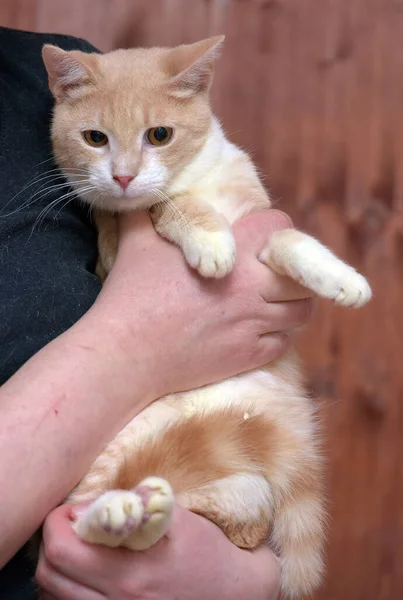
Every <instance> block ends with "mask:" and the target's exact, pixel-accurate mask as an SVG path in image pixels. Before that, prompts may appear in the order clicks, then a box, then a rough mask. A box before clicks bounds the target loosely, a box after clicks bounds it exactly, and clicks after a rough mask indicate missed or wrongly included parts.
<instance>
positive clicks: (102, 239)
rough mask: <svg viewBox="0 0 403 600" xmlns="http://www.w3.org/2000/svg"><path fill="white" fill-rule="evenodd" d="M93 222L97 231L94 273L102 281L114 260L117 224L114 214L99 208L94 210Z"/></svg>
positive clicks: (116, 248) (116, 244)
mask: <svg viewBox="0 0 403 600" xmlns="http://www.w3.org/2000/svg"><path fill="white" fill-rule="evenodd" d="M94 222H95V226H96V228H97V231H98V261H97V265H96V268H95V273H96V274H97V275H98V277H99V278H100V279H101V280H102V281H103V280H104V279H106V276H107V275H108V273H109V272H110V270H111V269H112V267H113V263H114V262H115V258H116V253H117V250H118V224H117V220H116V216H115V215H114V214H112V213H108V212H105V211H100V210H94Z"/></svg>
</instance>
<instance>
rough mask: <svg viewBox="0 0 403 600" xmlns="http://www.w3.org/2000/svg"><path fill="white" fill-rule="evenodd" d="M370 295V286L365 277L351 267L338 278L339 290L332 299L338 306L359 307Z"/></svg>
mask: <svg viewBox="0 0 403 600" xmlns="http://www.w3.org/2000/svg"><path fill="white" fill-rule="evenodd" d="M371 296H372V292H371V288H370V287H369V284H368V282H367V280H366V279H365V277H363V276H362V275H360V274H359V273H357V272H356V271H355V270H354V269H352V268H351V269H350V270H349V271H347V272H345V273H344V276H343V277H341V278H340V281H339V291H338V293H337V294H336V296H335V297H334V298H333V300H334V303H335V304H338V305H340V306H346V307H348V308H360V307H361V306H364V304H366V303H367V302H368V301H369V300H370V299H371Z"/></svg>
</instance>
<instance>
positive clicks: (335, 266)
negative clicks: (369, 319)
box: [259, 229, 371, 308]
mask: <svg viewBox="0 0 403 600" xmlns="http://www.w3.org/2000/svg"><path fill="white" fill-rule="evenodd" d="M259 258H260V260H261V261H262V262H264V263H265V264H267V265H268V266H269V267H271V268H272V269H273V270H274V271H276V272H277V273H279V274H280V275H287V276H288V277H291V278H292V279H294V280H295V281H297V282H298V283H301V284H302V285H304V286H305V287H307V288H309V289H310V290H313V291H314V292H316V293H317V294H318V295H319V296H322V297H324V298H330V299H331V300H333V301H334V302H335V304H340V305H341V306H348V307H353V308H359V307H361V306H363V305H364V304H366V303H367V302H368V301H369V300H370V298H371V288H370V287H369V285H368V282H367V280H366V279H365V277H363V276H362V275H360V274H359V273H357V271H355V269H353V267H351V266H350V265H347V264H346V263H344V262H343V261H342V260H340V259H339V258H337V256H335V255H334V254H333V253H332V252H331V251H330V250H329V249H328V248H326V247H325V246H323V245H322V244H321V243H320V242H318V241H317V240H316V239H314V238H313V237H311V236H309V235H307V234H305V233H302V232H301V231H297V230H295V229H283V230H281V231H276V232H274V233H273V235H272V236H271V238H270V242H269V244H268V246H267V247H266V248H265V249H264V250H263V251H262V252H261V254H260V256H259Z"/></svg>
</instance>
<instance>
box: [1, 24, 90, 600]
mask: <svg viewBox="0 0 403 600" xmlns="http://www.w3.org/2000/svg"><path fill="white" fill-rule="evenodd" d="M45 43H53V44H56V45H58V46H60V47H62V48H64V49H66V50H73V49H76V50H84V51H96V50H95V49H94V48H92V47H91V46H90V45H89V44H87V43H86V42H84V41H82V40H78V39H74V38H71V37H66V36H56V35H42V34H33V33H28V32H21V31H15V30H11V29H5V28H1V27H0V384H1V383H3V382H4V381H6V380H7V379H8V378H9V377H10V376H11V375H12V374H13V373H14V372H15V371H16V370H17V369H18V368H19V367H20V366H21V365H22V364H23V363H24V362H25V361H27V360H28V359H29V358H30V357H31V356H32V355H33V354H34V353H35V352H37V351H38V350H39V349H40V348H42V347H43V346H44V345H45V344H46V343H47V342H49V341H50V340H52V339H53V338H55V337H56V336H58V335H59V334H60V333H62V332H63V331H65V330H66V329H67V328H68V327H70V326H71V325H72V324H73V323H74V322H75V321H77V319H79V318H80V317H81V316H82V315H83V313H84V312H85V311H86V310H87V309H88V308H89V307H90V306H91V304H92V303H93V302H94V300H95V298H96V295H97V293H98V291H99V289H100V284H99V281H98V279H97V278H96V277H95V276H94V274H93V271H94V263H95V260H96V236H95V231H94V229H93V227H92V226H91V223H90V221H89V219H88V216H87V214H86V212H85V209H83V208H80V206H79V205H78V204H76V203H75V202H71V203H69V204H68V205H66V206H63V205H64V203H65V202H64V201H63V199H62V195H63V194H64V193H66V192H67V191H68V189H67V187H54V188H53V191H52V190H51V189H50V188H51V186H57V185H59V184H61V183H62V182H63V179H61V178H60V173H59V172H58V171H57V170H56V169H55V164H54V163H53V160H52V155H51V147H50V137H49V120H50V114H51V109H52V104H53V102H52V97H51V94H50V92H49V91H48V86H47V76H46V72H45V69H44V67H43V64H42V59H41V48H42V46H43V44H45ZM52 203H54V205H52ZM51 205H52V207H51ZM46 207H49V208H50V210H48V211H45V212H42V211H44V209H45V208H46ZM31 577H32V568H29V565H28V563H27V561H26V560H25V557H24V554H23V551H22V552H20V553H19V555H17V556H16V557H15V558H14V560H12V561H11V562H10V563H9V564H8V565H7V566H6V567H5V569H3V570H2V571H1V572H0V597H1V598H2V599H4V600H17V599H18V600H30V599H31V598H33V597H35V596H34V588H33V585H32V581H31Z"/></svg>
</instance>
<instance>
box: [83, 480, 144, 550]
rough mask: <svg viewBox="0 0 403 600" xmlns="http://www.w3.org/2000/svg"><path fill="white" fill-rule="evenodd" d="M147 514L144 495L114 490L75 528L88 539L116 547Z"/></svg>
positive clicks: (95, 503)
mask: <svg viewBox="0 0 403 600" xmlns="http://www.w3.org/2000/svg"><path fill="white" fill-rule="evenodd" d="M143 514H144V507H143V503H142V501H141V498H139V497H138V496H137V495H136V494H134V493H133V492H130V491H126V490H113V491H110V492H106V493H105V494H102V496H100V497H99V498H97V500H95V501H94V502H93V503H92V504H90V505H89V506H88V508H87V509H86V510H85V511H84V512H83V513H82V514H81V515H79V517H78V519H77V521H76V522H75V523H74V525H73V528H74V529H75V531H76V533H77V535H78V536H79V537H80V538H81V539H84V540H85V541H89V542H95V543H102V544H105V545H111V546H114V545H116V544H117V541H118V540H121V539H123V538H125V537H126V536H128V535H129V534H130V533H131V532H132V531H133V530H134V529H136V527H138V526H139V525H140V523H141V521H142V518H143Z"/></svg>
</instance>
